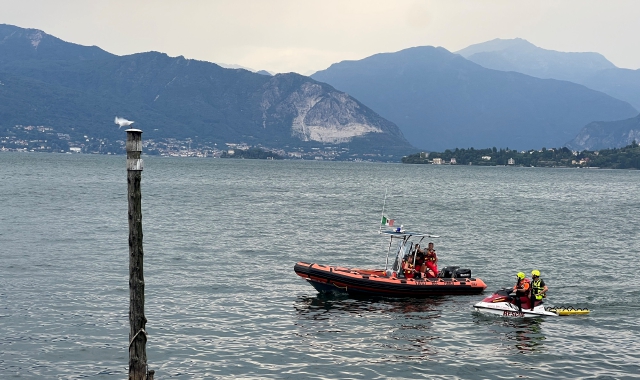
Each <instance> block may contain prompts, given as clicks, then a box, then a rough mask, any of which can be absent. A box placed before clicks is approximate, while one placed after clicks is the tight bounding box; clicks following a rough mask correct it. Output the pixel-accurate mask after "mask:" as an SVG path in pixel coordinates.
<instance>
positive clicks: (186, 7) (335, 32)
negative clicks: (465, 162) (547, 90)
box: [0, 0, 640, 74]
mask: <svg viewBox="0 0 640 380" xmlns="http://www.w3.org/2000/svg"><path fill="white" fill-rule="evenodd" d="M0 23H4V24H12V25H16V26H20V27H23V28H35V29H41V30H43V31H45V32H46V33H48V34H51V35H54V36H56V37H58V38H61V39H63V40H65V41H68V42H73V43H77V44H81V45H96V46H99V47H101V48H103V49H104V50H107V51H109V52H111V53H114V54H118V55H125V54H132V53H139V52H145V51H150V50H155V51H160V52H164V53H167V54H169V55H170V56H179V55H183V56H185V57H186V58H193V59H199V60H204V61H210V62H217V63H225V64H238V65H242V66H245V67H249V68H252V69H256V70H261V69H264V70H268V71H271V72H290V71H294V72H298V73H301V74H311V73H313V72H315V71H317V70H322V69H325V68H327V67H328V66H329V65H331V64H332V63H335V62H340V61H343V60H354V59H362V58H365V57H368V56H370V55H373V54H376V53H382V52H393V51H398V50H402V49H405V48H408V47H413V46H426V45H431V46H442V47H444V48H446V49H448V50H450V51H456V50H459V49H462V48H464V47H467V46H469V45H472V44H475V43H479V42H485V41H488V40H492V39H494V38H516V37H520V38H524V39H526V40H528V41H529V42H531V43H533V44H535V45H537V46H539V47H542V48H545V49H551V50H559V51H573V52H582V51H592V52H598V53H601V54H603V55H604V56H605V57H606V58H607V59H609V60H610V61H611V62H613V63H614V64H615V65H617V66H618V67H624V68H631V69H638V68H640V48H638V47H639V46H640V1H638V0H597V1H596V0H532V1H529V0H523V1H519V0H473V1H472V0H439V1H427V0H423V1H418V0H389V1H387V0H321V1H311V0H308V1H307V0H229V1H223V0H219V1H216V0H172V1H169V0H155V1H150V0H111V1H109V0H102V1H100V0H0Z"/></svg>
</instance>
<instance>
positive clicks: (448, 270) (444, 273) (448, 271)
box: [438, 267, 460, 278]
mask: <svg viewBox="0 0 640 380" xmlns="http://www.w3.org/2000/svg"><path fill="white" fill-rule="evenodd" d="M458 268H460V267H444V268H442V269H441V270H440V273H438V277H441V278H454V277H453V276H454V274H455V271H456V270H458Z"/></svg>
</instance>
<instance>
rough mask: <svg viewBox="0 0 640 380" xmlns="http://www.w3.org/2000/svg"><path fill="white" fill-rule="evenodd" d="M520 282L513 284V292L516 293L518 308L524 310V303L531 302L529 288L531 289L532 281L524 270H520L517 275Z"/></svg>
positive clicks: (515, 298)
mask: <svg viewBox="0 0 640 380" xmlns="http://www.w3.org/2000/svg"><path fill="white" fill-rule="evenodd" d="M516 278H517V279H518V282H517V283H516V284H515V285H514V286H513V290H512V293H515V297H514V301H515V302H516V306H518V309H519V310H520V311H522V303H523V302H524V303H525V304H527V306H529V305H528V303H529V290H530V289H531V282H530V281H529V279H528V278H526V276H525V274H524V272H518V274H517V275H516Z"/></svg>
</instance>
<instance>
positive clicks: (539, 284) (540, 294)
mask: <svg viewBox="0 0 640 380" xmlns="http://www.w3.org/2000/svg"><path fill="white" fill-rule="evenodd" d="M547 290H549V288H548V287H547V285H546V284H545V283H544V280H543V279H541V278H540V271H539V270H537V269H534V270H532V271H531V309H533V307H534V306H535V304H536V302H539V301H542V299H543V298H545V297H546V296H547Z"/></svg>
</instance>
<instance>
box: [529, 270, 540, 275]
mask: <svg viewBox="0 0 640 380" xmlns="http://www.w3.org/2000/svg"><path fill="white" fill-rule="evenodd" d="M531 275H532V276H536V277H540V271H539V270H537V269H534V270H532V271H531Z"/></svg>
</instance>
